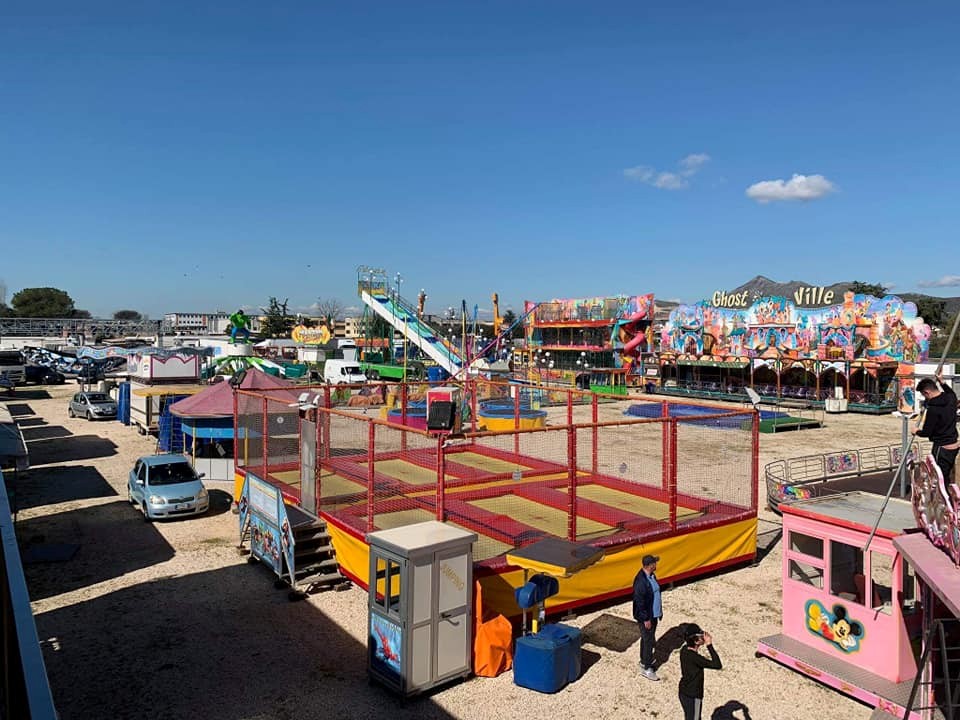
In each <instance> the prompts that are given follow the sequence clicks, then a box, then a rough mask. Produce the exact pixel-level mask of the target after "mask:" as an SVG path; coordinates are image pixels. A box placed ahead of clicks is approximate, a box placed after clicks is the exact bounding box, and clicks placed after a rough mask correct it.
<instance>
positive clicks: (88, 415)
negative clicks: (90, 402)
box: [87, 410, 93, 420]
mask: <svg viewBox="0 0 960 720" xmlns="http://www.w3.org/2000/svg"><path fill="white" fill-rule="evenodd" d="M87 420H93V411H92V410H87Z"/></svg>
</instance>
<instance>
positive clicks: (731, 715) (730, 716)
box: [710, 700, 752, 720]
mask: <svg viewBox="0 0 960 720" xmlns="http://www.w3.org/2000/svg"><path fill="white" fill-rule="evenodd" d="M735 713H739V714H735ZM710 720H752V718H751V716H750V708H748V707H747V706H746V705H744V704H743V703H742V702H740V701H739V700H730V701H729V702H727V703H724V704H723V705H721V706H720V707H718V708H717V709H715V710H714V711H713V712H712V713H711V714H710Z"/></svg>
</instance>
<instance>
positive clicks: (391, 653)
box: [370, 614, 401, 676]
mask: <svg viewBox="0 0 960 720" xmlns="http://www.w3.org/2000/svg"><path fill="white" fill-rule="evenodd" d="M400 643H401V638H400V627H399V626H398V625H396V624H394V623H392V622H390V621H389V620H387V619H386V618H384V617H383V616H382V615H377V614H371V616H370V651H371V653H372V660H373V661H374V662H375V663H376V664H377V665H378V666H379V667H380V669H381V670H387V671H389V672H390V673H392V674H395V675H397V676H399V675H400V655H401V653H400V648H401V645H400Z"/></svg>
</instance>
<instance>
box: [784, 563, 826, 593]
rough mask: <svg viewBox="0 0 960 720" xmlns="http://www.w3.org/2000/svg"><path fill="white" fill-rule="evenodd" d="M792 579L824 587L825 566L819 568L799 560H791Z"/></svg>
mask: <svg viewBox="0 0 960 720" xmlns="http://www.w3.org/2000/svg"><path fill="white" fill-rule="evenodd" d="M790 579H791V580H796V581H798V582H802V583H803V584H804V585H813V586H814V587H816V588H821V589H822V588H823V568H818V567H815V566H813V565H810V564H808V563H805V562H800V561H799V560H793V559H791V560H790Z"/></svg>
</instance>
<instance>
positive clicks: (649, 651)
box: [633, 555, 663, 680]
mask: <svg viewBox="0 0 960 720" xmlns="http://www.w3.org/2000/svg"><path fill="white" fill-rule="evenodd" d="M659 561H660V558H658V557H657V556H656V555H644V556H643V560H642V561H641V562H642V563H643V567H642V568H640V572H638V573H637V576H636V577H635V578H634V579H633V619H634V620H636V621H637V624H638V625H639V626H640V668H641V672H642V673H643V676H644V677H645V678H647V680H659V679H660V678H659V676H658V675H657V673H656V670H655V669H654V667H653V648H654V645H656V641H657V638H656V633H657V623H658V622H659V621H660V618H662V617H663V605H662V603H661V601H660V584H659V583H658V582H657V575H656V572H657V563H658V562H659Z"/></svg>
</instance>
